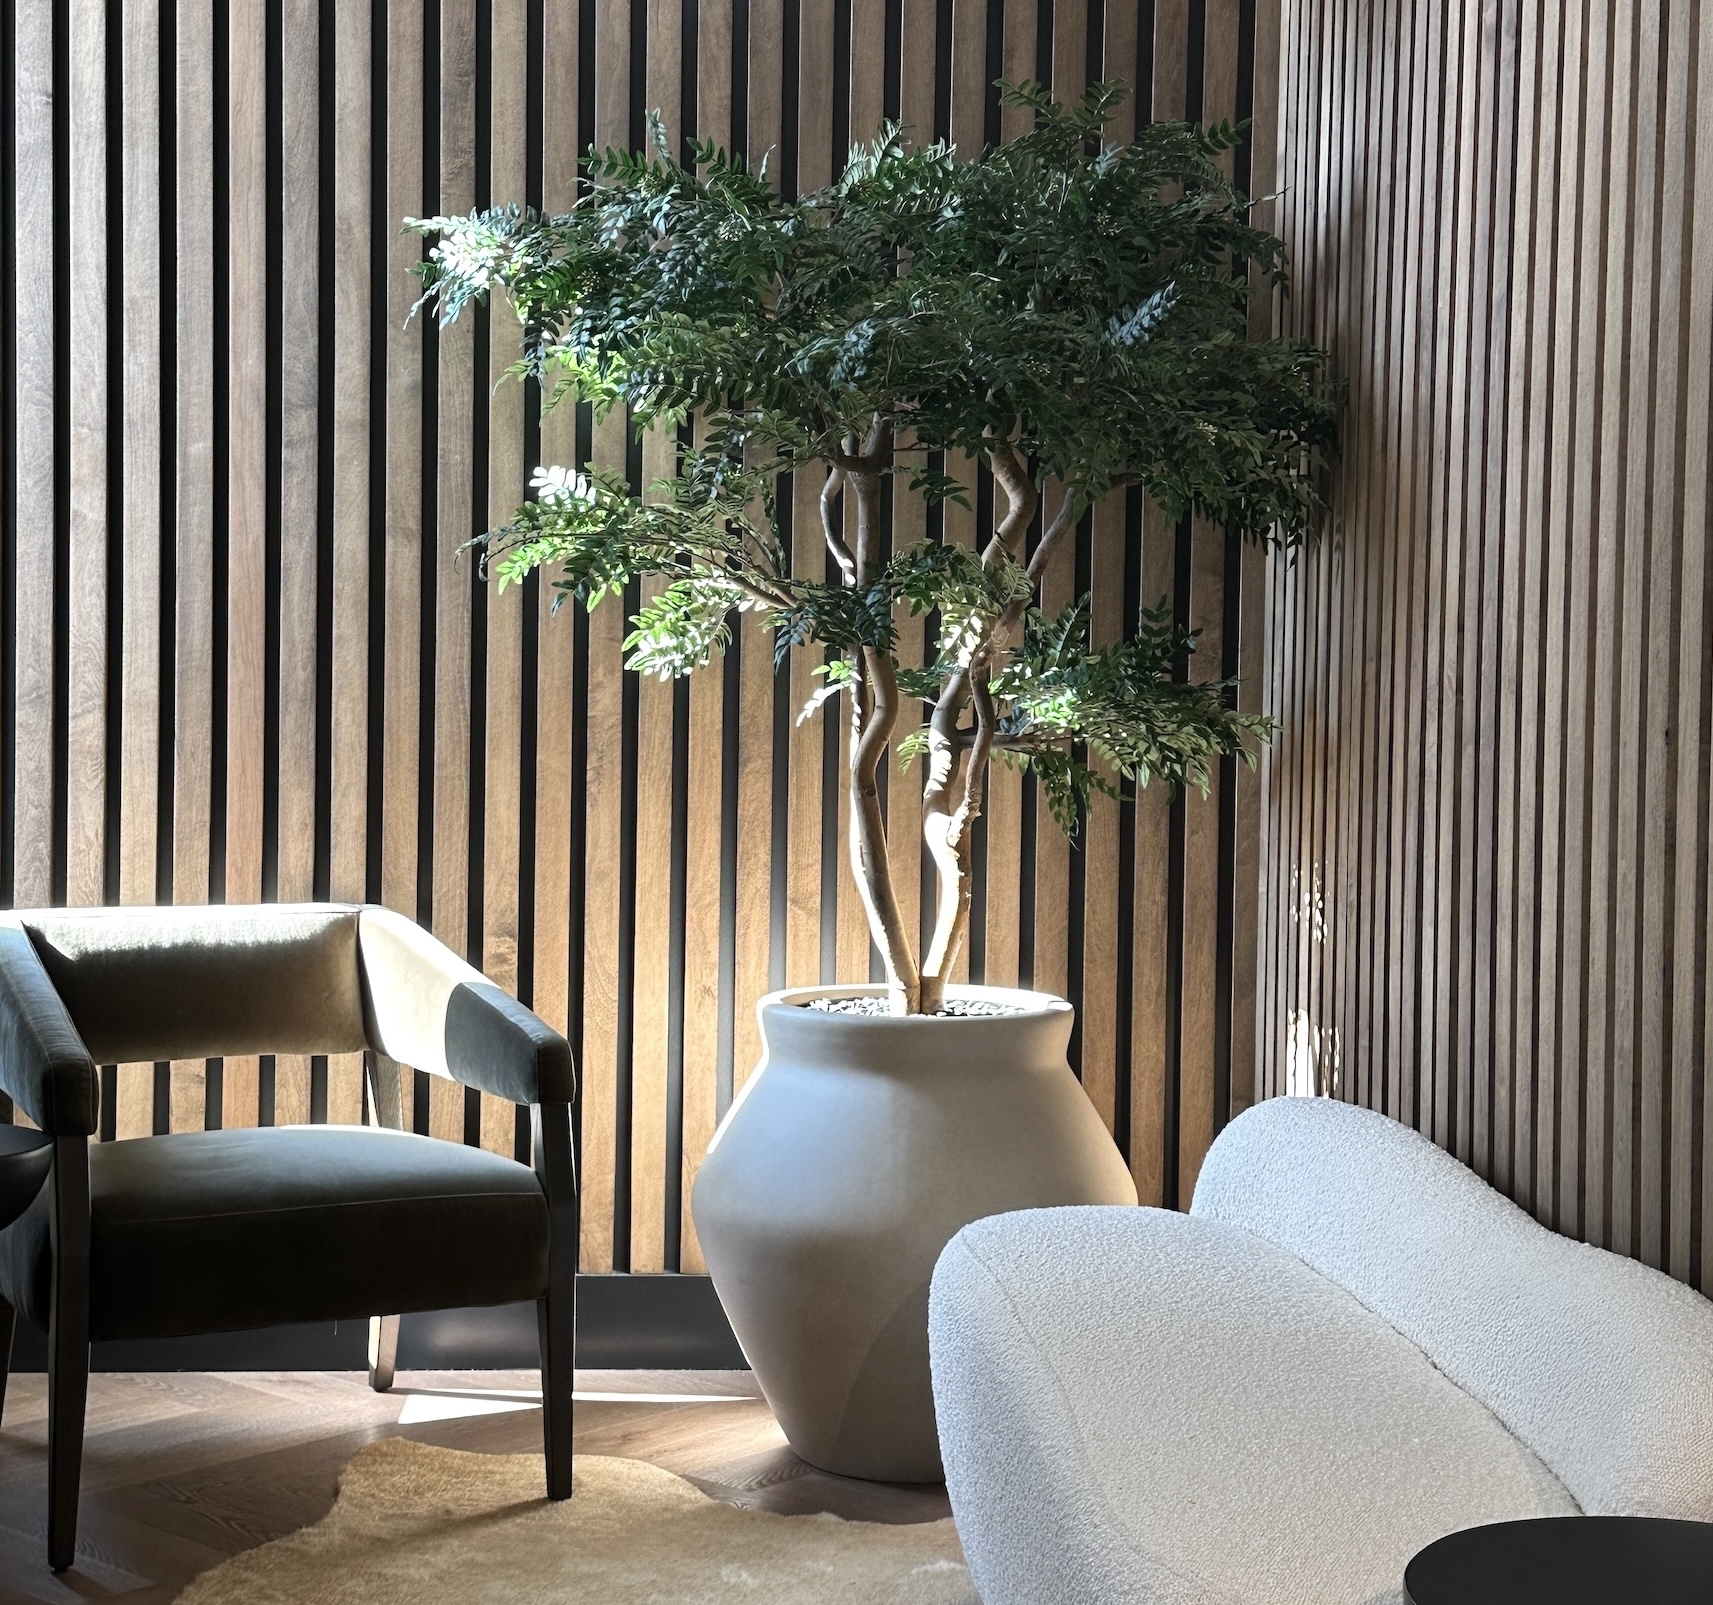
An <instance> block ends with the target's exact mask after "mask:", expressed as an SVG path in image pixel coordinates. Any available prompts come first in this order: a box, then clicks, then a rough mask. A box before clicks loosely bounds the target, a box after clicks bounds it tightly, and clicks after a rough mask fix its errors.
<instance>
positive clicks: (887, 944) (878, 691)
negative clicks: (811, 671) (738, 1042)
mask: <svg viewBox="0 0 1713 1605" xmlns="http://www.w3.org/2000/svg"><path fill="white" fill-rule="evenodd" d="M835 475H838V476H839V477H840V478H843V477H844V476H843V475H842V473H841V471H840V470H838V469H837V468H835V469H834V470H833V471H832V472H831V473H829V474H828V476H827V484H828V486H829V488H830V487H833V486H834V484H835V477H834V476H835ZM851 477H852V480H853V481H854V483H855V486H856V496H857V545H856V551H855V552H854V553H853V552H850V550H849V548H848V547H845V545H844V542H843V540H842V539H840V537H839V534H838V531H837V530H836V528H835V527H834V523H833V504H832V498H831V496H830V495H829V494H827V493H826V492H823V494H822V498H821V519H822V525H823V528H824V530H825V533H826V537H827V545H828V547H829V549H831V550H833V552H834V553H835V556H836V555H837V554H838V552H839V551H840V550H841V549H842V550H843V551H844V552H845V553H846V558H848V561H849V564H850V567H849V569H848V570H847V574H848V576H849V580H850V582H851V583H854V584H859V585H861V584H867V583H868V580H869V577H870V572H871V569H872V565H873V560H874V551H873V546H874V541H875V535H876V531H877V529H878V527H879V513H880V477H879V475H878V474H876V473H874V472H872V471H870V470H867V469H862V470H859V471H858V472H857V473H856V474H854V475H853V476H851ZM845 561H846V559H844V558H841V559H840V562H841V566H842V565H843V563H844V562H845ZM856 668H857V683H856V685H855V687H854V688H853V690H852V692H851V751H850V764H849V769H848V771H847V775H846V790H847V794H848V800H849V805H850V832H851V842H850V851H851V876H852V878H853V879H854V880H855V882H856V886H857V892H858V894H859V895H860V896H861V898H862V906H863V912H864V913H865V914H866V915H867V917H868V928H869V934H870V935H871V936H872V937H873V938H874V945H875V946H876V947H877V948H879V950H880V957H881V961H882V962H883V963H884V964H885V966H886V981H887V990H888V993H889V995H890V999H891V1005H892V1012H893V1013H894V1014H915V1013H917V1012H918V1011H919V1009H920V1007H921V1003H920V993H921V976H920V972H919V971H918V968H917V964H916V951H915V944H914V943H913V942H912V941H911V939H910V933H909V932H908V931H907V930H906V929H905V928H904V916H903V913H902V912H901V911H900V909H899V907H898V894H897V890H896V888H895V887H894V886H893V883H892V860H891V858H890V857H889V855H888V853H887V850H886V820H885V817H884V815H883V814H882V812H881V807H880V780H879V776H880V764H881V760H882V759H883V758H884V757H885V756H886V752H887V749H888V747H889V746H890V745H891V742H892V733H893V731H894V730H895V729H896V728H897V725H898V715H899V712H900V700H899V692H898V678H897V675H896V674H895V673H894V672H893V666H892V659H891V657H890V656H888V654H886V653H885V652H880V651H876V650H874V649H872V648H867V647H865V648H863V649H862V650H861V651H860V652H859V653H858V654H857V665H856Z"/></svg>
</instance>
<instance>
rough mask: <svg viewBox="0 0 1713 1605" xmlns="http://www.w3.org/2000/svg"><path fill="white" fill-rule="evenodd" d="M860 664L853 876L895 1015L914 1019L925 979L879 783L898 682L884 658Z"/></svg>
mask: <svg viewBox="0 0 1713 1605" xmlns="http://www.w3.org/2000/svg"><path fill="white" fill-rule="evenodd" d="M861 662H862V665H863V668H864V670H865V673H864V675H863V677H862V679H861V680H860V681H859V683H858V685H857V687H856V691H855V695H854V696H853V697H852V699H851V701H852V712H851V758H850V808H851V873H852V874H853V875H854V876H855V877H856V883H857V890H858V892H859V893H860V894H861V896H862V903H863V911H864V912H865V913H866V914H867V915H868V928H869V931H870V932H871V933H872V935H873V937H874V943H875V946H876V947H878V948H879V949H880V956H881V960H882V962H884V964H885V965H886V978H887V982H888V984H889V987H890V989H891V992H892V1011H893V1013H894V1014H914V1013H915V1012H916V1011H917V1009H918V1007H919V1006H920V995H921V986H922V978H921V974H920V972H919V971H918V969H917V966H916V955H915V951H914V948H913V946H912V943H911V940H910V934H909V932H908V931H907V930H906V929H905V925H904V916H903V913H902V912H901V911H900V909H899V907H898V893H897V890H896V888H895V887H894V886H893V883H892V860H891V857H890V855H889V854H888V852H887V846H886V821H885V819H884V817H883V816H882V814H881V809H880V785H879V780H878V776H879V772H880V761H881V759H882V758H883V757H884V756H885V754H886V749H887V747H888V745H889V744H890V743H891V740H892V732H893V730H894V729H895V728H896V727H897V724H898V714H899V707H900V699H899V695H898V678H897V675H896V674H895V672H894V670H893V664H892V658H891V656H890V654H888V653H886V652H882V651H879V650H877V649H876V648H874V647H864V648H863V649H862V654H861Z"/></svg>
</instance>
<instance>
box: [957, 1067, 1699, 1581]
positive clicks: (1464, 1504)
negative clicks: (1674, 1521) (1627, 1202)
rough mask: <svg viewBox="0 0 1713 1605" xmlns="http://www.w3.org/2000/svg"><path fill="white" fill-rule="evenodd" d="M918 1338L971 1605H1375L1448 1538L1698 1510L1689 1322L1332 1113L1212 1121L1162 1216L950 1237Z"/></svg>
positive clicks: (1651, 1292)
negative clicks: (1216, 1124) (1563, 1521)
mask: <svg viewBox="0 0 1713 1605" xmlns="http://www.w3.org/2000/svg"><path fill="white" fill-rule="evenodd" d="M929 1332H930V1341H931V1346H932V1354H933V1373H934V1400H935V1406H936V1409H937V1411H938V1415H939V1427H940V1439H941V1447H942V1449H943V1452H944V1456H945V1465H946V1482H947V1486H948V1488H949V1489H950V1492H951V1498H952V1509H953V1511H954V1513H955V1515H956V1517H957V1525H958V1532H959V1534H960V1536H961V1537H962V1539H963V1544H964V1549H965V1551H966V1553H967V1555H968V1557H969V1563H970V1569H971V1572H972V1574H973V1576H974V1579H975V1583H976V1587H977V1588H978V1590H979V1591H980V1594H981V1598H982V1601H983V1605H1144V1602H1146V1605H1380V1602H1386V1601H1395V1600H1400V1599H1401V1598H1402V1593H1401V1584H1402V1577H1403V1570H1404V1565H1405V1563H1406V1562H1407V1561H1408V1560H1409V1558H1410V1556H1411V1555H1412V1554H1414V1553H1415V1551H1416V1550H1418V1549H1420V1548H1421V1547H1422V1546H1423V1545H1425V1544H1427V1543H1429V1542H1431V1541H1432V1540H1433V1539H1435V1538H1437V1537H1440V1536H1441V1535H1442V1534H1445V1533H1448V1532H1452V1531H1455V1530H1457V1529H1459V1528H1462V1527H1469V1526H1474V1525H1476V1524H1478V1523H1482V1522H1491V1521H1503V1520H1509V1519H1512V1518H1515V1517H1521V1516H1556V1515H1575V1514H1577V1513H1578V1512H1586V1513H1589V1514H1634V1515H1661V1516H1686V1517H1695V1518H1701V1519H1713V1304H1710V1303H1709V1302H1708V1301H1707V1300H1705V1299H1704V1298H1702V1297H1701V1295H1700V1294H1698V1293H1695V1292H1693V1291H1692V1290H1690V1289H1689V1288H1687V1287H1684V1286H1682V1285H1680V1284H1679V1283H1677V1282H1674V1281H1672V1280H1671V1279H1669V1278H1668V1277H1666V1276H1664V1275H1662V1274H1660V1273H1659V1272H1657V1271H1653V1270H1649V1269H1648V1268H1646V1267H1645V1266H1642V1265H1640V1264H1637V1263H1635V1262H1633V1261H1630V1260H1625V1259H1620V1258H1619V1257H1617V1256H1616V1255H1613V1254H1608V1253H1605V1252H1603V1251H1602V1250H1599V1249H1595V1248H1589V1247H1586V1246H1584V1245H1581V1244H1578V1243H1574V1242H1571V1241H1570V1240H1569V1239H1568V1238H1564V1237H1560V1236H1558V1235H1557V1234H1555V1233H1553V1232H1550V1231H1548V1230H1546V1228H1544V1227H1542V1226H1540V1225H1538V1224H1537V1223H1536V1222H1535V1221H1534V1220H1532V1219H1531V1218H1530V1217H1529V1216H1528V1215H1526V1214H1524V1213H1523V1211H1521V1210H1520V1209H1518V1208H1517V1207H1516V1206H1515V1205H1513V1204H1511V1203H1510V1202H1508V1201H1507V1200H1505V1199H1504V1198H1502V1197H1500V1195H1499V1194H1498V1193H1496V1192H1494V1191H1493V1190H1492V1189H1491V1188H1490V1187H1488V1186H1487V1185H1486V1184H1485V1183H1484V1182H1482V1181H1481V1180H1480V1179H1479V1178H1478V1177H1477V1176H1475V1175H1474V1174H1473V1173H1472V1172H1471V1171H1469V1170H1467V1169H1466V1168H1465V1167H1464V1166H1463V1165H1461V1164H1459V1163H1458V1162H1457V1161H1456V1160H1455V1159H1453V1158H1451V1157H1450V1155H1448V1154H1445V1153H1443V1152H1441V1151H1440V1150H1439V1149H1438V1148H1436V1147H1434V1146H1433V1145H1432V1144H1431V1143H1429V1142H1427V1141H1426V1140H1425V1139H1423V1138H1422V1137H1420V1136H1418V1135H1417V1134H1416V1133H1415V1132H1413V1131H1411V1130H1409V1129H1408V1128H1406V1127H1404V1126H1401V1125H1398V1124H1397V1123H1396V1122H1394V1121H1391V1120H1388V1119H1386V1118H1385V1117H1384V1116H1382V1115H1377V1114H1373V1113H1371V1112H1369V1111H1367V1110H1363V1109H1357V1108H1354V1107H1351V1106H1349V1105H1346V1104H1342V1103H1337V1102H1333V1101H1329V1100H1324V1099H1313V1098H1280V1099H1275V1100H1272V1101H1270V1102H1267V1103H1263V1104H1261V1105H1259V1106H1258V1107H1256V1108H1254V1109H1252V1110H1250V1111H1248V1112H1247V1113H1245V1114H1243V1115H1242V1116H1240V1117H1239V1118H1238V1119H1237V1120H1235V1121H1233V1122H1232V1124H1231V1125H1230V1126H1229V1127H1227V1128H1226V1130H1225V1131H1224V1132H1223V1133H1222V1134H1221V1135H1220V1137H1219V1139H1218V1140H1217V1141H1216V1142H1215V1143H1214V1145H1213V1148H1212V1150H1211V1152H1210V1153H1209V1154H1208V1156H1207V1160H1206V1163H1205V1164H1204V1166H1203V1168H1202V1171H1201V1175H1200V1178H1199V1180H1198V1182H1197V1185H1196V1189H1195V1199H1194V1203H1193V1205H1192V1207H1191V1210H1190V1212H1189V1214H1187V1215H1181V1214H1176V1213H1173V1212H1170V1211H1165V1210H1158V1209H1042V1210H1029V1211H1023V1212H1020V1213H1017V1214H1011V1215H997V1216H993V1217H991V1218H990V1219H987V1220H981V1221H977V1222H976V1223H975V1224H974V1225H972V1226H968V1227H966V1228H965V1229H964V1230H963V1231H962V1232H960V1233H959V1234H958V1235H957V1236H956V1237H955V1238H954V1239H953V1240H952V1242H951V1243H950V1244H949V1245H948V1246H947V1248H946V1250H945V1253H944V1254H943V1255H942V1256H941V1259H940V1262H939V1265H938V1267H937V1269H936V1270H935V1273H934V1282H933V1294H932V1305H931V1310H930V1314H929Z"/></svg>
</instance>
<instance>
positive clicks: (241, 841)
mask: <svg viewBox="0 0 1713 1605" xmlns="http://www.w3.org/2000/svg"><path fill="white" fill-rule="evenodd" d="M228 27H229V38H230V48H229V51H228V55H227V94H226V103H227V105H226V114H227V129H228V133H227V147H226V149H227V158H226V160H227V167H226V173H227V179H226V216H227V219H228V222H227V236H226V238H227V253H228V255H227V268H226V284H227V315H226V316H227V324H226V327H227V351H226V376H227V377H226V386H227V388H226V394H227V421H226V440H227V448H226V450H227V457H226V597H225V604H226V730H225V740H226V795H225V810H226V862H225V865H224V870H225V891H226V901H227V902H229V903H252V902H256V901H258V900H259V899H260V897H261V895H262V857H263V842H262V831H263V814H264V806H265V805H264V798H263V793H264V790H265V787H266V784H267V777H266V775H265V774H264V772H263V764H264V745H265V733H266V722H267V697H266V676H267V657H266V649H267V590H268V573H267V564H268V544H267V526H268V388H267V387H268V265H269V250H268V189H267V172H268V149H267V139H268V93H267V83H268V64H267V18H266V10H265V7H263V6H262V5H259V4H255V3H253V0H252V3H246V4H242V5H237V6H234V7H233V8H232V11H231V14H230V18H229V22H228ZM220 1107H221V1124H222V1125H225V1126H253V1125H255V1124H256V1122H257V1121H258V1119H260V1115H261V1105H260V1064H259V1062H258V1060H257V1059H256V1057H255V1056H254V1055H244V1056H242V1057H238V1056H232V1057H228V1058H227V1059H226V1060H225V1063H224V1065H223V1067H222V1071H221V1098H220Z"/></svg>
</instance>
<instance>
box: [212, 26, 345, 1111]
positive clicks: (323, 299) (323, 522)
mask: <svg viewBox="0 0 1713 1605" xmlns="http://www.w3.org/2000/svg"><path fill="white" fill-rule="evenodd" d="M338 5H339V0H321V17H320V27H321V31H320V45H321V51H320V61H319V63H318V68H319V72H320V79H321V82H320V88H321V106H320V112H321V116H320V131H319V132H320V150H319V152H318V155H319V158H320V159H319V161H318V163H317V166H318V168H319V171H318V172H317V174H316V180H317V188H318V191H319V193H318V194H317V196H316V210H317V214H318V215H317V219H316V243H317V245H318V247H319V254H320V264H319V269H320V271H319V278H320V282H319V284H318V285H317V287H316V288H317V294H316V298H315V314H316V331H315V332H316V340H317V342H318V352H317V361H316V365H315V381H316V398H315V401H316V414H317V416H316V440H315V445H316V452H315V456H316V472H315V485H316V506H315V636H316V641H317V643H318V650H317V652H316V655H315V821H314V840H313V842H312V847H311V851H312V866H313V867H312V870H311V875H312V880H311V885H312V888H313V894H314V896H315V897H316V898H317V899H318V900H320V901H323V902H325V901H326V900H327V899H328V898H329V897H330V896H331V895H332V886H333V690H334V687H333V520H334V516H335V507H334V500H333V498H334V489H335V485H336V481H335V479H334V469H335V458H334V450H333V447H334V431H333V418H334V407H335V404H336V396H335V391H336V382H335V372H334V352H335V350H336V349H337V345H336V342H337V341H338V338H339V330H338V328H337V326H336V324H335V322H334V299H335V292H334V285H335V282H336V278H335V259H336V258H335V246H336V244H337V242H338V217H337V214H336V212H335V210H334V204H333V202H334V193H335V186H334V172H335V163H336V158H337V155H338V126H337V123H336V120H335V118H334V109H335V100H334V77H333V74H334V66H335V62H334V41H335V33H334V30H335V28H336V27H337V26H338ZM216 193H218V191H217V192H216ZM218 210H219V208H218V207H216V211H218ZM216 610H217V611H218V610H219V604H218V600H217V601H216ZM339 689H340V691H341V693H342V694H344V695H347V696H349V695H350V688H349V687H346V686H341V687H340V688H339ZM315 1076H316V1071H315V1066H314V1063H313V1062H312V1063H311V1066H310V1099H311V1105H312V1107H313V1103H314V1098H315V1085H316V1081H315ZM321 1076H322V1082H323V1093H322V1103H323V1114H322V1119H325V1118H326V1114H325V1104H326V1092H325V1081H326V1065H325V1063H323V1065H322V1069H321Z"/></svg>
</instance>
